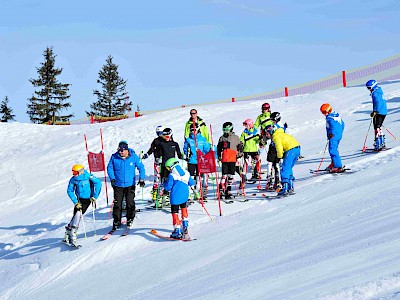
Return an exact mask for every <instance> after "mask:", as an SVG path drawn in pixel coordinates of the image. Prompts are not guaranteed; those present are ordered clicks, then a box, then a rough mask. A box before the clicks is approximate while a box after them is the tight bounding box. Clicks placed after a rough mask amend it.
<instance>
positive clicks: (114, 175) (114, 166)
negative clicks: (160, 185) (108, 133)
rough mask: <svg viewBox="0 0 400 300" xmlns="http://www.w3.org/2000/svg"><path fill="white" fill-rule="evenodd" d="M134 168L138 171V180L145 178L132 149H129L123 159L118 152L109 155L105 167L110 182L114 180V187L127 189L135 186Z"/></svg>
mask: <svg viewBox="0 0 400 300" xmlns="http://www.w3.org/2000/svg"><path fill="white" fill-rule="evenodd" d="M136 168H137V169H138V170H139V179H142V180H144V179H145V178H146V171H145V169H144V165H143V164H142V162H141V161H140V159H139V157H138V156H137V155H136V153H135V151H133V149H131V148H129V156H128V157H127V158H125V159H123V158H122V157H121V155H119V153H118V152H116V153H114V154H113V155H111V158H110V161H109V162H108V165H107V173H108V177H109V178H110V180H113V179H115V183H114V185H115V186H118V187H128V186H132V185H135V184H136V178H135V177H136V173H135V171H136Z"/></svg>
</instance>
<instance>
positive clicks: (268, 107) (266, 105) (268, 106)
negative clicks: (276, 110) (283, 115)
mask: <svg viewBox="0 0 400 300" xmlns="http://www.w3.org/2000/svg"><path fill="white" fill-rule="evenodd" d="M270 108H271V106H270V105H269V103H267V102H265V103H264V104H263V105H261V110H269V109H270Z"/></svg>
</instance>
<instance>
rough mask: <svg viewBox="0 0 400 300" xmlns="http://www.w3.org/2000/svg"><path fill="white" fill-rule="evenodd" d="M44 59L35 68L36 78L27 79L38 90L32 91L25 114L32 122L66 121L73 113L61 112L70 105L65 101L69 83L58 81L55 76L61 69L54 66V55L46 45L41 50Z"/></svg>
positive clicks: (67, 96) (68, 96) (51, 49)
mask: <svg viewBox="0 0 400 300" xmlns="http://www.w3.org/2000/svg"><path fill="white" fill-rule="evenodd" d="M43 56H44V58H45V61H44V62H43V63H41V67H40V68H36V70H37V72H38V73H39V77H38V78H37V79H29V81H30V82H31V83H32V85H33V86H34V87H36V88H39V90H36V91H35V92H34V95H32V97H31V98H29V99H28V100H29V103H28V105H27V107H28V110H27V112H26V113H27V114H28V115H29V118H30V120H31V121H32V122H33V123H39V124H41V123H47V122H49V121H50V122H52V123H53V124H54V123H55V122H60V121H61V122H66V121H69V119H70V118H71V117H73V116H74V115H73V114H66V115H62V114H61V112H62V111H63V110H64V109H65V110H66V109H68V108H69V107H71V103H69V102H66V100H67V99H68V98H70V97H71V95H68V91H69V86H70V84H68V83H67V84H63V83H60V82H58V80H57V78H56V77H57V76H58V75H60V74H61V72H62V69H59V68H56V67H55V58H56V55H55V54H54V53H53V48H52V47H50V48H49V47H47V48H46V50H45V51H44V52H43Z"/></svg>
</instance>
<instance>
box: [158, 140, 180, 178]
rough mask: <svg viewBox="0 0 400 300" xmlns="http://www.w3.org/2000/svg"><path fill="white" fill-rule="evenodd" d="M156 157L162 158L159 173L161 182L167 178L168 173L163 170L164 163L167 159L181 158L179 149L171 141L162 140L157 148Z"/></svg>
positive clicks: (175, 143)
mask: <svg viewBox="0 0 400 300" xmlns="http://www.w3.org/2000/svg"><path fill="white" fill-rule="evenodd" d="M157 155H158V157H162V161H161V171H160V174H161V178H162V180H164V179H165V178H167V177H168V171H167V169H166V168H165V162H166V161H167V160H168V159H170V158H172V157H176V156H177V157H178V158H179V159H182V158H183V156H182V152H181V149H180V148H179V144H178V143H177V142H175V141H174V140H172V139H171V140H169V141H167V140H165V139H163V141H162V142H161V143H160V144H159V146H158V147H157Z"/></svg>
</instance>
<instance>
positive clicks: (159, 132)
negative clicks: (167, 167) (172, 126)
mask: <svg viewBox="0 0 400 300" xmlns="http://www.w3.org/2000/svg"><path fill="white" fill-rule="evenodd" d="M163 130H164V127H163V126H162V125H158V126H157V127H156V134H157V137H156V138H155V139H154V140H153V142H152V143H151V145H150V148H149V150H147V152H146V153H144V154H143V155H142V157H141V158H142V159H147V158H148V157H149V156H150V155H152V154H154V175H153V176H154V177H153V190H152V192H151V195H152V200H153V202H154V201H156V199H157V194H158V190H159V186H160V164H161V157H159V156H158V152H157V147H158V146H159V145H160V144H161V142H162V141H164V139H163V137H162V133H163Z"/></svg>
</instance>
